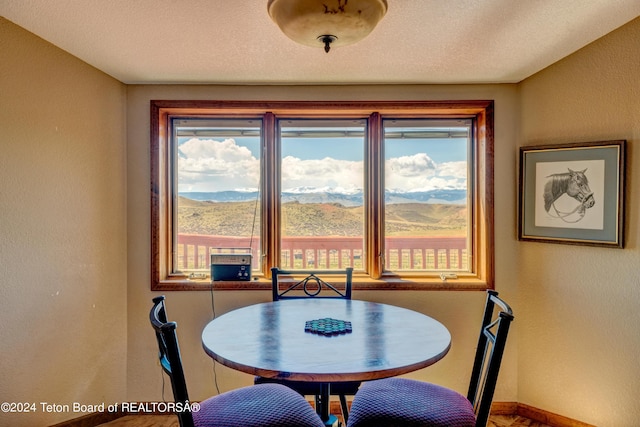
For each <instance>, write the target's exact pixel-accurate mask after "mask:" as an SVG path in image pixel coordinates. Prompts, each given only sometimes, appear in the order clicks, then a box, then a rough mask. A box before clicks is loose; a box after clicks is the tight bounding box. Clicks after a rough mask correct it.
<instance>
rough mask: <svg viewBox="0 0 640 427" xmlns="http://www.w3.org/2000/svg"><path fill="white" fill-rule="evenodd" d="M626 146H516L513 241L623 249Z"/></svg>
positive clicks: (608, 143) (614, 143)
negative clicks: (515, 236)
mask: <svg viewBox="0 0 640 427" xmlns="http://www.w3.org/2000/svg"><path fill="white" fill-rule="evenodd" d="M625 145H626V141H623V140H620V141H602V142H588V143H572V144H562V145H542V146H531V147H521V148H520V192H519V199H520V200H519V213H518V239H519V240H529V241H538V242H549V243H564V244H575V245H590V246H606V247H614V248H622V247H623V246H624V242H623V240H624V230H623V228H624V165H625Z"/></svg>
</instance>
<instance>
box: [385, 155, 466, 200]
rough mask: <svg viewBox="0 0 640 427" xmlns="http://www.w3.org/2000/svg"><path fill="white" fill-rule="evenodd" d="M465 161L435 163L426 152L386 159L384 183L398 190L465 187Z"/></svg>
mask: <svg viewBox="0 0 640 427" xmlns="http://www.w3.org/2000/svg"><path fill="white" fill-rule="evenodd" d="M466 181H467V164H466V162H448V163H442V164H437V163H436V162H434V161H433V160H432V159H431V158H430V157H429V156H428V155H427V154H425V153H417V154H414V155H412V156H402V157H396V158H392V159H389V160H387V165H386V171H385V185H386V187H387V188H390V189H393V190H400V191H428V190H434V189H438V188H466Z"/></svg>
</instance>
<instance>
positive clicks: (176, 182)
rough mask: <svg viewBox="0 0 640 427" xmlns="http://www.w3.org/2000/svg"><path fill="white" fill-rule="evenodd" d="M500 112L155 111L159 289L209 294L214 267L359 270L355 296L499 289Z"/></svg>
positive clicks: (262, 281)
mask: <svg viewBox="0 0 640 427" xmlns="http://www.w3.org/2000/svg"><path fill="white" fill-rule="evenodd" d="M492 106H493V104H492V102H491V101H471V102H399V103H393V102H382V103H335V102H334V103H287V102H271V103H264V102H260V103H251V102H202V101H201V102H194V103H185V102H172V101H152V105H151V114H152V120H151V123H152V124H151V172H152V176H151V188H152V194H151V196H152V197H151V200H152V242H151V243H152V260H151V261H152V289H155V290H178V289H208V288H209V287H210V283H211V278H210V275H209V272H210V265H209V264H210V255H211V254H216V253H246V252H247V251H250V253H251V255H252V265H251V270H252V276H253V280H252V281H250V282H243V281H237V282H236V281H216V282H214V286H215V287H216V288H231V289H258V288H259V289H262V288H266V287H268V285H269V281H268V279H269V276H270V268H271V267H274V266H277V267H280V268H283V269H287V270H292V271H294V272H296V271H300V272H302V271H309V270H318V269H320V270H338V269H344V268H345V267H349V266H350V267H353V268H354V271H355V275H354V286H355V288H356V289H358V288H361V289H363V288H386V289H435V288H437V289H443V288H444V289H485V288H487V287H492V286H493V211H492V200H493V183H492V153H493V140H492V136H493V131H492V129H493V123H492V117H493V114H492Z"/></svg>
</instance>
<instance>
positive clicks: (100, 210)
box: [0, 18, 127, 427]
mask: <svg viewBox="0 0 640 427" xmlns="http://www.w3.org/2000/svg"><path fill="white" fill-rule="evenodd" d="M125 94H126V87H125V86H124V85H123V84H121V83H120V82H118V81H116V80H114V79H112V78H110V77H108V76H106V75H105V74H104V73H102V72H100V71H97V70H95V69H93V68H91V67H89V66H88V65H87V64H85V63H83V62H81V61H79V60H77V59H75V58H73V57H71V56H70V55H68V54H67V53H65V52H63V51H62V50H60V49H58V48H56V47H54V46H52V45H50V44H48V43H46V42H44V41H43V40H41V39H39V38H37V37H35V36H34V35H33V34H31V33H28V32H26V31H24V30H23V29H21V28H19V27H17V26H15V25H13V24H12V23H10V22H8V21H6V20H4V19H3V18H0V147H1V148H2V154H1V155H0V236H1V237H0V305H1V308H0V342H1V344H0V372H2V379H0V402H7V401H8V402H35V403H36V404H37V413H33V414H17V415H13V414H6V413H3V412H0V425H3V426H13V427H20V426H29V427H33V426H45V425H50V424H53V423H56V422H60V421H63V420H66V419H69V418H76V417H78V416H79V415H83V414H73V413H68V412H65V413H44V412H43V411H42V409H41V407H40V402H49V403H58V404H72V402H80V403H85V404H91V403H98V402H109V401H112V402H115V401H119V400H121V399H122V397H123V396H124V395H125V393H126V379H125V371H124V370H125V367H126V361H127V360H126V357H127V348H126V322H127V309H126V308H127V300H126V262H127V260H126V252H127V247H126V240H125V232H126V228H125V227H126V211H125V195H126V170H125V155H126V153H125V108H126V104H125V101H126V97H125Z"/></svg>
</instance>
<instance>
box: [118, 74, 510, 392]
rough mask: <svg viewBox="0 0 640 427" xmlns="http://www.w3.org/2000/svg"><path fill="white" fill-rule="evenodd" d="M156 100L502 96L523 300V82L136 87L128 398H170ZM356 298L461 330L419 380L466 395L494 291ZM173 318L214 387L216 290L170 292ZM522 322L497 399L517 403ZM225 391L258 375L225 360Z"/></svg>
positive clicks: (219, 304) (505, 283)
mask: <svg viewBox="0 0 640 427" xmlns="http://www.w3.org/2000/svg"><path fill="white" fill-rule="evenodd" d="M152 99H191V100H195V99H214V100H309V99H310V100H442V99H493V100H495V117H496V122H495V134H496V138H495V164H496V173H495V175H496V189H495V190H496V191H495V203H496V208H495V212H496V224H499V225H500V226H499V227H497V228H496V242H497V243H496V259H497V260H498V262H497V263H496V283H497V285H496V286H497V289H498V291H500V292H501V294H503V295H504V297H505V298H507V299H509V300H510V301H513V304H514V306H515V309H516V310H518V308H519V306H518V303H517V301H516V296H517V293H516V291H517V277H516V274H517V269H516V268H515V266H516V265H517V241H516V239H515V232H514V230H515V216H514V214H513V212H514V206H515V191H516V185H515V181H514V176H515V164H514V163H513V159H514V154H513V153H514V150H515V141H516V140H517V120H518V105H517V88H516V86H515V85H479V86H471V85H469V86H350V87H348V86H340V87H329V86H314V87H303V86H266V87H265V86H245V87H237V86H236V87H233V86H160V85H144V86H129V88H128V104H127V105H128V107H127V123H128V135H127V137H128V141H129V143H128V151H127V158H128V164H129V170H128V179H127V183H128V221H129V222H128V236H129V263H128V266H129V270H128V272H129V280H128V282H129V294H128V303H129V307H128V312H129V321H128V327H129V344H128V350H129V353H128V355H129V375H128V381H129V382H128V399H131V400H150V399H159V398H160V397H161V395H160V391H161V382H160V375H159V373H158V367H157V364H155V363H154V361H153V355H154V354H155V349H154V346H155V343H154V341H153V336H152V334H151V333H150V330H149V325H148V318H147V313H148V310H149V308H150V304H151V298H152V296H153V294H152V293H151V292H150V291H149V283H150V276H149V257H150V253H149V241H150V235H149V230H150V222H149V216H150V215H149V161H150V160H149V101H150V100H152ZM214 298H215V305H216V313H217V314H218V315H220V314H223V313H225V312H226V311H228V310H230V309H233V308H236V307H239V306H244V305H248V304H253V303H256V302H261V301H267V300H269V298H270V295H269V294H268V293H267V292H246V291H245V292H228V291H218V292H216V293H215V295H214ZM354 298H356V299H365V300H375V301H383V302H390V303H394V304H397V305H402V306H405V307H409V308H412V309H415V310H418V311H421V312H423V313H426V314H429V315H431V316H434V317H436V318H438V319H439V320H441V321H442V322H444V323H445V325H446V326H447V327H449V329H450V330H451V333H452V335H453V345H452V350H451V351H450V353H449V354H448V355H447V357H446V358H445V359H443V360H442V361H440V362H438V363H437V364H436V365H434V366H432V367H429V368H427V369H424V370H422V371H420V372H416V373H414V374H413V375H412V376H413V377H415V378H419V379H424V380H432V381H437V382H439V383H442V384H445V385H448V386H450V387H453V388H455V389H457V390H459V391H461V392H464V393H466V389H467V387H468V381H469V373H470V370H471V364H472V358H473V351H474V348H475V343H476V342H477V334H478V325H479V321H480V318H481V310H482V308H483V304H484V299H485V294H484V293H483V292H408V291H401V292H382V291H374V292H368V293H364V292H355V294H354ZM167 299H168V300H167V304H168V310H170V316H171V317H173V318H174V319H175V320H176V321H177V322H178V325H179V327H178V331H179V334H180V339H181V347H182V355H183V358H184V359H185V365H186V366H187V368H186V369H187V372H186V375H187V380H188V382H189V388H190V391H191V393H192V396H191V397H192V398H195V399H202V398H204V397H206V396H209V395H211V394H212V393H214V390H215V389H214V383H213V369H212V362H211V359H210V358H209V357H208V356H207V355H206V354H205V353H204V351H203V350H202V347H201V344H200V332H201V330H202V328H203V327H204V325H205V324H206V323H207V322H208V321H209V320H210V319H211V315H212V310H211V302H210V295H209V294H208V293H207V292H172V293H168V294H167ZM516 344H517V325H516V326H515V328H514V334H513V341H512V342H511V343H510V346H509V348H508V353H507V357H506V361H505V364H504V371H503V375H502V376H501V378H500V382H499V387H498V390H497V396H496V398H497V399H499V400H501V401H515V400H516V399H517V378H518V375H517V370H516V351H515V350H516V348H517V347H516ZM216 372H217V374H218V384H219V386H220V388H221V390H222V391H225V390H230V389H232V388H235V387H238V386H240V385H248V384H250V383H251V382H252V380H253V378H252V377H251V376H250V375H247V374H242V373H239V372H233V371H231V370H229V369H225V368H224V367H220V366H217V367H216Z"/></svg>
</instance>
